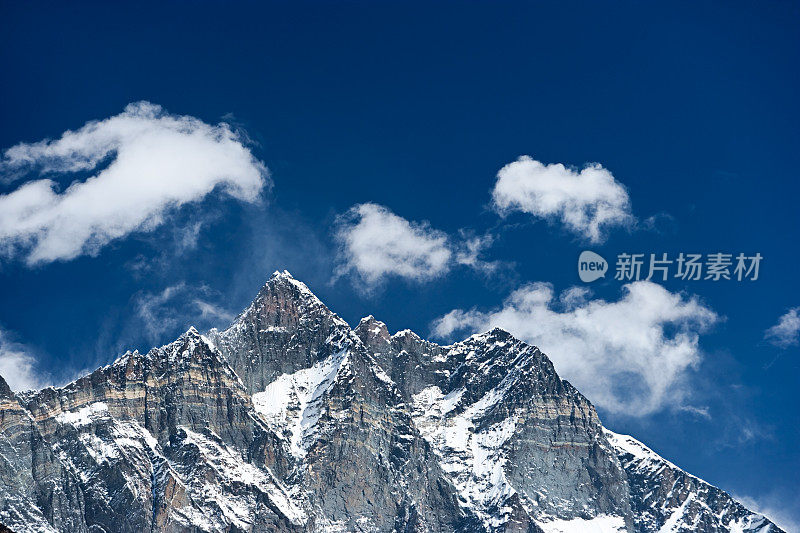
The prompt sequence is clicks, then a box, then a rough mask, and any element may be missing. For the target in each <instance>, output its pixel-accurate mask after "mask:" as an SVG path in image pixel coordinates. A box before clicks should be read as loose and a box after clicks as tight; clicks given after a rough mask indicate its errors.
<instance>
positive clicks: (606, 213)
mask: <svg viewBox="0 0 800 533" xmlns="http://www.w3.org/2000/svg"><path fill="white" fill-rule="evenodd" d="M492 205H493V207H494V209H495V210H496V211H497V212H498V213H499V214H501V215H506V214H508V213H511V212H514V211H521V212H523V213H528V214H531V215H533V216H535V217H538V218H542V219H545V220H548V221H558V222H560V223H561V224H563V225H564V227H565V228H566V229H567V230H569V231H570V232H572V233H574V234H576V235H578V236H580V237H581V238H583V239H585V240H586V241H588V242H591V243H600V242H603V241H605V239H606V233H607V231H608V230H609V229H610V228H613V227H618V226H626V225H631V224H633V222H634V221H635V218H634V217H633V215H632V214H631V206H630V199H629V197H628V192H627V191H626V190H625V187H624V186H623V185H622V184H621V183H619V182H618V181H617V180H616V179H614V176H613V175H612V174H611V172H610V171H609V170H607V169H605V168H603V167H602V165H599V164H596V163H595V164H591V165H587V166H586V167H584V168H583V169H582V170H577V169H571V168H568V167H565V166H564V165H562V164H561V163H555V164H550V165H545V164H543V163H541V162H539V161H536V160H535V159H532V158H530V157H528V156H523V157H520V158H519V159H518V160H517V161H514V162H513V163H509V164H508V165H506V166H504V167H503V168H502V169H500V172H498V173H497V181H496V183H495V185H494V189H493V190H492Z"/></svg>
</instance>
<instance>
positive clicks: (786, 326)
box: [764, 307, 800, 348]
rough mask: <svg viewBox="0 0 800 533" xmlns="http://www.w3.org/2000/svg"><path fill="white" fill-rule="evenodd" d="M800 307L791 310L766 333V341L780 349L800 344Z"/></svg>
mask: <svg viewBox="0 0 800 533" xmlns="http://www.w3.org/2000/svg"><path fill="white" fill-rule="evenodd" d="M798 312H800V307H795V308H793V309H789V310H788V311H787V312H786V313H785V314H783V315H782V316H781V317H780V318H779V319H778V323H777V324H775V325H774V326H772V327H771V328H769V329H768V330H767V331H765V332H764V339H765V340H767V341H768V342H770V343H772V344H774V345H775V346H778V347H780V348H788V347H789V346H796V345H797V344H800V315H799V314H798Z"/></svg>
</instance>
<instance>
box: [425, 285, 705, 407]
mask: <svg viewBox="0 0 800 533" xmlns="http://www.w3.org/2000/svg"><path fill="white" fill-rule="evenodd" d="M717 320H718V317H717V315H716V314H715V313H714V312H713V311H712V310H711V309H709V308H708V307H706V306H704V305H703V304H702V303H701V302H700V301H699V300H698V299H697V298H696V297H687V296H684V295H682V294H678V293H672V292H670V291H668V290H667V289H665V288H664V287H662V286H661V285H658V284H655V283H651V282H649V281H638V282H635V283H630V284H628V285H625V286H624V287H623V293H622V295H621V297H620V298H619V299H618V300H616V301H606V300H601V299H592V298H591V293H590V291H589V290H588V289H586V288H584V287H573V288H571V289H567V290H565V291H563V292H562V293H561V294H560V295H558V296H557V295H556V293H555V292H554V290H553V287H552V285H550V284H549V283H531V284H529V285H525V286H523V287H521V288H519V289H517V290H516V291H514V292H513V293H512V294H511V295H510V296H509V297H508V298H507V299H506V301H505V302H504V303H503V305H502V306H501V307H499V308H497V309H494V310H490V311H479V310H476V309H472V310H466V311H465V310H461V309H456V310H453V311H451V312H449V313H447V314H446V315H444V316H442V317H440V318H439V319H437V320H436V321H435V322H434V323H433V333H434V335H436V336H438V337H442V338H448V337H450V336H452V335H453V333H455V332H457V331H467V332H470V333H472V332H478V331H485V330H488V329H491V328H493V327H500V328H503V329H505V330H507V331H509V332H511V333H512V334H513V335H515V336H516V337H518V338H520V339H522V340H525V341H526V342H528V343H530V344H533V345H536V346H538V347H539V348H540V349H541V350H542V351H543V352H544V353H546V354H547V355H548V356H549V357H550V359H551V360H552V361H553V364H554V365H555V367H556V370H557V371H558V372H559V374H560V375H561V376H562V377H563V378H565V379H568V380H569V381H570V382H572V383H573V384H574V385H575V386H576V387H577V388H578V389H579V390H580V391H581V392H583V393H584V394H586V396H587V397H588V398H589V399H590V400H591V401H592V402H594V403H595V404H596V405H599V406H600V407H603V408H605V409H607V410H609V411H611V412H614V413H620V414H627V415H631V416H644V415H647V414H650V413H653V412H655V411H658V410H661V409H663V408H665V407H668V406H672V407H680V406H683V400H684V399H685V394H686V390H685V378H686V377H687V371H688V370H689V369H690V368H692V367H694V366H695V365H697V364H698V363H699V362H700V360H701V353H700V349H699V336H700V334H701V333H702V332H704V331H706V330H707V329H708V328H709V327H711V325H713V324H714V323H715V322H716V321H717Z"/></svg>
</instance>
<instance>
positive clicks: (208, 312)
mask: <svg viewBox="0 0 800 533" xmlns="http://www.w3.org/2000/svg"><path fill="white" fill-rule="evenodd" d="M214 296H215V294H214V291H212V290H211V289H209V288H208V287H206V286H199V287H193V286H189V285H187V284H186V283H184V282H181V283H177V284H175V285H170V286H168V287H165V288H164V289H162V290H160V291H158V292H141V293H139V294H138V295H136V296H135V297H134V301H133V303H134V308H135V310H136V315H137V316H138V318H139V320H140V321H141V324H142V327H143V330H144V333H145V337H146V338H147V340H148V341H149V342H151V343H153V344H158V343H162V342H167V341H169V340H172V339H171V338H170V335H175V334H177V333H180V332H181V331H182V330H184V329H188V327H189V326H190V325H193V326H195V327H197V328H198V329H201V330H202V329H206V328H211V327H220V326H227V325H228V324H229V323H230V322H231V321H232V320H233V318H234V316H235V315H234V313H232V312H231V311H229V310H227V309H225V308H224V307H223V306H222V305H220V304H218V303H214V302H212V301H210V300H211V298H213V297H214Z"/></svg>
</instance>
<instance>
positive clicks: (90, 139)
mask: <svg viewBox="0 0 800 533" xmlns="http://www.w3.org/2000/svg"><path fill="white" fill-rule="evenodd" d="M84 172H89V173H92V175H91V176H90V177H88V178H86V179H83V180H81V179H80V176H76V179H75V181H73V182H72V183H71V184H69V185H68V186H67V187H66V188H64V189H63V190H62V187H61V186H60V185H59V183H58V182H57V181H55V180H54V179H51V178H53V177H54V176H56V175H70V174H76V173H84ZM30 176H39V177H41V179H34V180H29V181H27V182H25V183H23V184H22V185H20V186H19V187H18V188H17V189H16V190H13V191H11V192H9V193H7V194H4V195H0V257H6V258H11V257H17V256H23V257H24V258H25V260H26V262H27V263H28V264H41V263H48V262H52V261H56V260H69V259H72V258H74V257H77V256H79V255H83V254H94V253H96V252H97V251H98V250H99V249H101V248H102V247H103V246H105V245H106V244H108V243H109V242H111V241H113V240H114V239H118V238H121V237H124V236H126V235H128V234H130V233H132V232H135V231H149V230H152V229H154V228H156V227H157V226H159V225H161V224H163V223H164V220H165V217H166V215H167V214H168V212H169V211H170V210H171V209H173V208H176V207H179V206H181V205H184V204H187V203H190V202H197V201H199V200H202V199H203V198H204V197H205V196H206V195H208V194H209V193H211V192H212V191H213V190H215V189H218V190H220V191H221V192H223V193H225V194H227V195H229V196H231V197H233V198H235V199H237V200H240V201H244V202H255V201H257V200H258V199H259V197H260V194H261V191H262V190H263V189H264V188H265V187H266V186H268V185H269V183H270V181H269V174H268V171H267V168H266V166H265V165H264V164H263V163H262V162H260V161H259V160H258V159H256V158H255V157H254V156H253V154H252V153H251V151H250V149H249V148H248V147H247V146H246V141H245V139H244V138H243V137H242V135H240V134H239V133H238V132H236V131H234V130H232V129H231V128H230V126H228V125H227V124H225V123H220V124H217V125H215V126H214V125H210V124H206V123H205V122H203V121H201V120H199V119H197V118H194V117H190V116H178V115H172V114H169V113H167V112H166V111H164V110H163V109H162V108H161V107H160V106H157V105H154V104H151V103H148V102H138V103H134V104H130V105H128V106H127V107H126V108H125V111H124V112H122V113H120V114H119V115H115V116H112V117H109V118H107V119H104V120H99V121H92V122H89V123H87V124H86V125H84V126H83V127H82V128H80V129H78V130H76V131H66V132H64V133H63V134H62V135H61V137H60V138H59V139H56V140H49V139H46V140H42V141H39V142H36V143H20V144H18V145H16V146H13V147H11V148H9V149H8V150H6V151H5V153H4V154H3V158H2V160H1V161H0V181H5V182H6V183H7V184H8V183H11V182H14V181H17V180H19V179H21V178H28V177H30Z"/></svg>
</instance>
